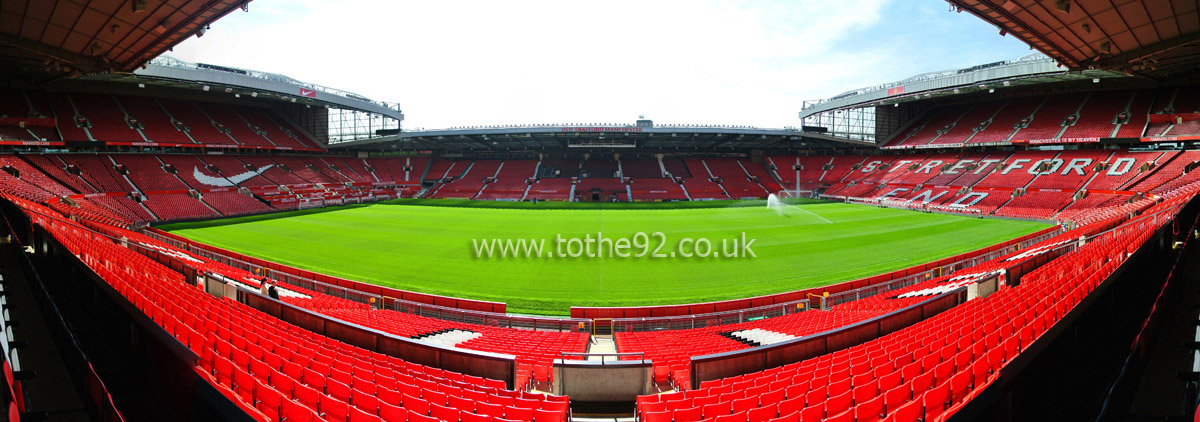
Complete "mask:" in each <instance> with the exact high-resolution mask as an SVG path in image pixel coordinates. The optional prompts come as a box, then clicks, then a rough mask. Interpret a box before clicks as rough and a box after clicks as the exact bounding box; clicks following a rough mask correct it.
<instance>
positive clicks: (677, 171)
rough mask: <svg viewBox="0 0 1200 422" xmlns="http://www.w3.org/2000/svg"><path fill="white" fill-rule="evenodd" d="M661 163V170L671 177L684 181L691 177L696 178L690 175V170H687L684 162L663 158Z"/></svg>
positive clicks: (677, 159)
mask: <svg viewBox="0 0 1200 422" xmlns="http://www.w3.org/2000/svg"><path fill="white" fill-rule="evenodd" d="M662 163H663V168H665V169H667V173H668V174H670V175H671V177H682V178H685V179H686V178H691V177H698V176H693V175H692V172H691V170H689V169H688V165H687V164H686V163H684V161H683V160H682V159H679V158H663V159H662ZM697 174H700V173H697ZM705 177H707V176H705Z"/></svg>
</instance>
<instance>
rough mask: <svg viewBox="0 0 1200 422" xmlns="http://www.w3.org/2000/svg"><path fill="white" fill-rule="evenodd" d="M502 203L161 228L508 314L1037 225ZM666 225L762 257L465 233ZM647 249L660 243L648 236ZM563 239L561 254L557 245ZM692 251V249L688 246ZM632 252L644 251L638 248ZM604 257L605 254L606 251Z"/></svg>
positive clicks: (782, 286) (617, 302)
mask: <svg viewBox="0 0 1200 422" xmlns="http://www.w3.org/2000/svg"><path fill="white" fill-rule="evenodd" d="M793 204H794V205H789V206H785V207H783V212H782V214H780V213H779V212H777V211H774V210H771V209H768V208H767V207H766V206H765V205H764V202H763V201H726V202H711V203H706V202H683V203H661V204H659V203H634V204H591V203H538V204H533V203H504V202H488V201H450V200H397V201H390V202H386V203H377V204H372V205H356V206H345V207H339V208H331V209H322V210H308V211H297V212H288V213H279V214H271V215H265V216H250V217H239V218H232V219H225V220H217V221H207V222H193V223H180V224H173V225H168V226H164V227H163V228H164V229H166V230H170V231H172V232H174V233H176V234H179V235H182V236H186V237H188V238H191V239H195V240H197V241H201V242H205V243H208V244H212V245H215V246H219V247H222V248H226V249H230V250H234V251H238V252H241V253H245V254H247V255H252V256H257V257H260V258H263V259H268V260H272V261H276V262H280V263H283V264H287V265H292V266H296V267H300V268H305V269H309V270H312V271H316V272H321V273H325V274H330V275H335V276H339V277H345V278H349V279H353V280H360V281H365V282H370V283H375V284H380V285H384V286H391V287H395V288H399V289H406V290H413V291H419V292H426V293H433V294H439V295H448V296H457V297H467V298H475V299H484V300H493V301H501V302H506V303H508V309H509V311H510V312H514V313H528V314H545V315H565V314H566V313H567V311H568V309H569V308H570V306H573V305H574V306H629V305H658V304H678V303H691V302H703V301H714V300H722V299H732V298H742V297H749V296H756V295H764V294H770V293H778V292H785V291H791V290H797V289H802V288H808V287H813V286H820V285H828V284H832V283H836V282H840V281H845V280H851V279H855V278H860V277H865V276H870V275H874V274H879V273H883V272H887V271H891V270H896V269H900V268H904V267H908V266H912V265H916V264H920V263H924V262H929V261H933V260H936V259H940V258H943V257H947V256H951V255H955V254H958V253H962V252H966V251H970V250H974V249H978V248H981V247H984V246H987V245H990V244H994V243H998V242H1001V241H1004V240H1008V239H1011V238H1015V237H1017V236H1021V235H1024V234H1027V233H1032V232H1034V231H1037V230H1040V229H1042V228H1044V227H1047V226H1046V225H1045V224H1040V223H1032V222H1023V221H1011V220H998V219H978V218H970V217H960V216H949V215H940V214H928V213H920V212H913V211H903V210H894V209H887V208H878V207H870V206H862V205H849V204H842V203H832V202H819V201H810V200H804V201H797V202H793ZM597 232H603V233H604V236H605V237H607V238H611V239H617V238H620V237H625V238H630V237H632V235H633V234H634V233H636V232H645V233H652V232H662V233H663V234H664V235H665V237H666V244H665V245H664V247H663V248H662V249H661V250H660V251H659V252H660V253H663V254H667V253H669V252H671V251H675V250H677V248H676V246H677V242H678V241H679V240H680V239H682V238H684V237H690V238H694V239H699V238H706V239H708V240H709V241H710V242H712V246H713V249H717V250H719V249H720V248H721V240H722V239H733V238H739V239H740V237H741V234H742V233H743V232H744V233H745V235H746V237H747V238H749V239H756V240H755V241H754V243H753V245H752V247H751V249H752V250H753V251H754V253H755V254H756V255H757V257H753V258H750V257H747V258H726V257H715V258H698V257H692V258H684V257H680V256H676V257H667V258H651V257H648V256H646V257H641V258H636V257H632V256H631V257H629V258H620V257H612V256H605V257H602V258H585V257H579V258H570V257H549V258H547V257H538V258H511V257H510V258H498V257H493V258H476V257H475V254H476V253H475V247H474V246H473V244H472V239H491V238H500V239H514V240H515V239H522V238H523V239H547V240H546V249H553V248H554V243H553V242H554V239H555V236H556V235H559V234H561V235H562V236H563V237H564V238H569V237H580V238H583V237H584V236H585V235H586V234H591V235H592V236H593V237H595V236H596V233H597ZM648 240H649V243H650V245H651V249H653V248H654V247H656V246H657V243H658V240H659V238H656V237H652V238H649V239H648ZM565 246H566V245H565V244H564V251H565ZM689 250H690V249H689ZM634 251H639V252H640V251H641V250H640V249H634ZM606 255H607V251H606Z"/></svg>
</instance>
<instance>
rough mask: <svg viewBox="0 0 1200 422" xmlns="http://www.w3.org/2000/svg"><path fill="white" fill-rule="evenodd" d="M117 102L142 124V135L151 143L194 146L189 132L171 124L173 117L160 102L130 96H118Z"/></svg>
mask: <svg viewBox="0 0 1200 422" xmlns="http://www.w3.org/2000/svg"><path fill="white" fill-rule="evenodd" d="M117 101H118V102H119V103H120V104H121V106H122V107H124V108H125V111H126V112H128V113H129V115H130V116H133V117H134V118H136V119H138V122H139V123H141V124H142V127H144V129H142V134H144V135H146V139H147V140H149V141H150V142H159V143H173V144H194V143H195V142H194V141H192V138H189V137H188V135H187V132H183V131H181V130H179V128H177V127H176V126H175V125H174V124H172V123H171V115H170V114H167V110H166V109H164V108H163V107H162V105H160V104H159V103H158V100H155V99H154V98H148V97H134V96H128V95H119V96H117Z"/></svg>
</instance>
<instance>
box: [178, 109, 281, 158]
mask: <svg viewBox="0 0 1200 422" xmlns="http://www.w3.org/2000/svg"><path fill="white" fill-rule="evenodd" d="M196 106H197V107H199V109H200V110H201V111H202V112H203V113H204V115H205V116H207V117H208V118H209V119H211V120H212V121H215V122H217V123H219V124H221V125H222V126H224V127H225V128H226V129H228V130H229V135H230V136H232V137H233V139H234V140H235V141H236V142H237V143H238V144H241V145H244V146H251V147H274V146H276V145H275V144H274V143H273V142H271V140H270V139H267V138H266V137H264V136H263V135H261V134H259V132H258V131H256V130H254V129H253V128H251V127H250V124H249V123H246V120H245V119H243V118H242V117H241V116H239V115H238V114H237V113H235V112H234V111H233V109H231V108H229V106H228V105H225V104H216V103H196ZM260 130H261V128H260Z"/></svg>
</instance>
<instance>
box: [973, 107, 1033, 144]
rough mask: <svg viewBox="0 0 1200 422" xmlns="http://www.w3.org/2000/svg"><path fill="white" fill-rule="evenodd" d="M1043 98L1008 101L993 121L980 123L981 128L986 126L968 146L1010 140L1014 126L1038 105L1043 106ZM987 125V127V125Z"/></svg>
mask: <svg viewBox="0 0 1200 422" xmlns="http://www.w3.org/2000/svg"><path fill="white" fill-rule="evenodd" d="M1042 99H1043V97H1028V98H1016V99H1012V100H1008V101H1007V102H1006V103H1005V104H1004V106H1003V107H1002V108H1000V111H999V112H998V113H996V115H995V116H994V117H992V121H991V122H990V123H989V122H986V121H984V122H980V123H979V125H980V126H986V127H984V129H983V130H980V131H978V132H976V133H975V135H974V136H972V137H971V138H970V139H968V140H967V143H968V144H986V143H992V142H1003V141H1007V140H1009V138H1010V137H1011V136H1012V134H1013V130H1014V126H1015V125H1016V124H1018V123H1020V122H1021V120H1022V119H1024V118H1026V117H1028V116H1029V115H1030V114H1033V111H1034V109H1036V108H1037V106H1038V104H1041V102H1042ZM985 123H986V125H985Z"/></svg>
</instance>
